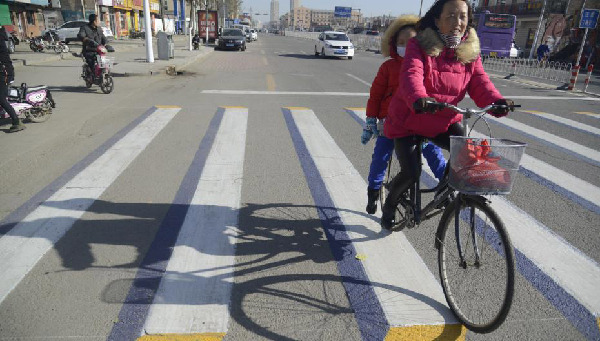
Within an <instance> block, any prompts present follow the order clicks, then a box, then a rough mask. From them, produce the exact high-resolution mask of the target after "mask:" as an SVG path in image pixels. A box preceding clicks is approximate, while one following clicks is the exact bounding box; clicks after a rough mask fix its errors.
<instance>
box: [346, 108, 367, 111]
mask: <svg viewBox="0 0 600 341" xmlns="http://www.w3.org/2000/svg"><path fill="white" fill-rule="evenodd" d="M344 110H353V111H358V110H367V108H344Z"/></svg>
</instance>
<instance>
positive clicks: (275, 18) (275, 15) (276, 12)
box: [270, 0, 279, 25]
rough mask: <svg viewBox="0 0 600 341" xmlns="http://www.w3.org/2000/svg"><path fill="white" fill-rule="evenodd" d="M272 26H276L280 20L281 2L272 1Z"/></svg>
mask: <svg viewBox="0 0 600 341" xmlns="http://www.w3.org/2000/svg"><path fill="white" fill-rule="evenodd" d="M270 19H271V25H275V24H276V23H277V21H278V20H279V1H278V0H271V16H270Z"/></svg>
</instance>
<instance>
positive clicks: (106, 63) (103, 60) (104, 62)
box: [97, 56, 115, 69]
mask: <svg viewBox="0 0 600 341" xmlns="http://www.w3.org/2000/svg"><path fill="white" fill-rule="evenodd" d="M97 60H98V65H99V66H100V67H101V68H109V69H110V68H112V66H113V64H114V62H115V57H106V56H102V57H101V56H98V59H97Z"/></svg>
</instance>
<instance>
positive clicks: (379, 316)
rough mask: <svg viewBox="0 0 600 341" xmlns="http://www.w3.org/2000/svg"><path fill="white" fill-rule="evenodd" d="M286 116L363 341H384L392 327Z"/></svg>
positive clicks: (286, 113) (287, 112) (286, 112)
mask: <svg viewBox="0 0 600 341" xmlns="http://www.w3.org/2000/svg"><path fill="white" fill-rule="evenodd" d="M283 114H284V118H285V122H286V124H287V126H288V130H289V131H290V135H291V138H292V141H293V142H294V147H295V148H296V153H297V154H298V158H299V159H300V163H301V165H302V170H303V171H304V176H305V177H306V180H307V182H308V187H309V188H310V192H311V194H312V197H313V199H314V200H315V204H316V205H317V207H318V208H319V209H318V213H319V219H320V220H321V224H322V225H323V229H324V230H325V234H326V235H327V239H328V241H329V247H330V248H331V252H332V254H333V257H334V259H335V260H336V262H337V267H338V271H339V272H340V275H341V276H342V282H343V285H344V288H345V290H346V294H347V295H348V299H349V301H350V305H351V306H352V309H353V310H354V315H355V317H356V321H357V323H358V327H359V330H360V332H361V335H362V337H363V340H383V339H385V336H386V335H387V331H388V330H389V323H388V321H387V319H386V317H385V314H384V312H383V308H382V307H381V304H380V302H379V300H378V299H377V295H376V294H375V291H374V290H373V287H372V285H370V284H369V285H365V284H363V283H370V282H369V278H368V276H367V274H366V272H365V269H364V268H363V266H362V264H361V263H360V262H358V261H356V258H355V256H356V250H355V249H354V246H353V245H352V240H351V239H350V237H349V236H348V234H347V233H346V227H345V226H344V224H343V222H342V220H341V218H340V216H339V214H338V211H337V209H335V208H334V207H335V206H334V204H333V200H332V199H331V196H330V195H329V193H328V192H327V187H326V186H325V183H324V182H323V179H322V177H321V175H320V174H319V170H318V169H317V166H316V165H315V163H314V161H313V159H312V157H311V155H310V152H309V151H308V149H307V147H306V144H305V143H304V140H303V139H302V136H301V135H300V131H299V130H298V126H297V125H296V123H295V122H294V119H293V117H292V113H291V111H290V110H288V109H284V110H283ZM348 279H351V280H348Z"/></svg>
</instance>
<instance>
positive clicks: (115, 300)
mask: <svg viewBox="0 0 600 341" xmlns="http://www.w3.org/2000/svg"><path fill="white" fill-rule="evenodd" d="M313 49H314V47H313V43H312V42H311V41H305V40H299V39H295V38H288V37H279V36H261V37H260V38H259V40H258V41H257V42H253V43H251V44H249V45H248V50H247V51H246V52H233V51H231V52H229V51H215V52H213V53H212V54H211V55H210V56H208V57H207V58H206V59H204V60H203V61H201V62H198V63H195V64H193V65H191V66H190V67H188V69H187V70H186V72H184V73H183V74H182V75H180V76H177V77H167V76H152V77H143V76H130V77H118V78H115V92H114V93H112V94H110V95H104V94H102V93H101V92H100V90H99V89H98V88H97V87H94V88H92V89H91V90H87V89H85V88H84V86H83V83H82V81H81V79H79V78H78V77H79V72H80V70H81V69H80V68H81V61H79V60H63V61H57V62H55V63H48V64H47V65H43V66H32V67H26V68H23V69H22V70H21V71H19V74H18V75H17V81H18V82H21V81H26V82H27V83H28V84H33V83H40V84H47V85H49V86H51V87H52V89H53V95H54V97H55V100H56V102H57V108H56V109H55V112H54V114H53V116H52V117H51V118H50V119H49V120H48V121H47V122H44V123H41V124H34V123H30V124H28V125H27V128H28V129H26V130H25V131H24V132H21V133H18V134H0V145H1V146H2V149H1V150H0V173H1V174H2V178H1V179H0V219H1V220H0V224H1V225H0V235H1V238H0V259H2V263H3V265H2V267H0V340H40V339H41V340H49V339H53V340H54V339H57V340H61V339H65V340H66V339H69V340H92V339H107V338H109V339H112V340H130V339H135V338H137V337H139V336H141V335H145V334H150V335H155V334H169V333H173V334H188V335H190V334H191V335H200V334H202V335H203V336H204V337H207V336H213V337H217V338H219V337H223V336H224V339H225V340H259V339H265V340H267V339H268V340H359V339H368V340H377V339H383V338H384V337H385V336H386V335H388V339H413V340H429V339H436V338H437V339H462V338H466V339H467V340H480V339H481V340H484V339H485V340H509V339H514V340H517V339H519V340H522V339H527V340H549V339H555V340H582V339H589V340H598V339H600V330H599V323H600V322H598V316H600V315H599V314H600V302H599V301H598V296H600V295H598V294H597V293H598V289H597V288H598V287H599V285H600V282H599V281H600V275H599V274H600V266H598V262H599V260H600V251H599V250H600V237H599V235H598V233H597V229H598V215H599V213H600V206H599V204H598V202H600V200H599V199H598V198H600V190H599V189H598V187H599V186H600V172H599V171H598V166H599V165H600V156H599V155H598V150H599V149H600V137H599V134H600V120H599V118H600V110H599V109H598V108H599V107H600V106H599V105H598V104H599V101H598V99H597V98H592V97H581V96H576V95H573V94H569V93H566V92H561V91H556V90H548V89H545V88H542V87H536V86H532V85H524V84H520V83H517V82H513V81H509V80H504V79H493V81H494V83H495V84H496V86H497V87H498V89H499V90H500V92H501V93H502V94H503V95H505V96H506V97H508V98H513V99H514V100H515V102H517V103H519V104H521V105H522V108H521V109H522V110H520V111H519V112H515V113H513V114H511V115H510V116H509V119H503V120H492V123H491V128H492V129H493V134H494V136H497V137H503V138H508V139H514V140H518V141H523V142H527V143H528V147H527V151H526V154H527V155H528V156H527V157H525V158H524V160H523V162H522V168H521V171H520V172H519V173H518V176H517V179H516V185H515V186H514V188H513V191H512V193H511V194H510V195H508V196H506V197H504V198H500V197H494V198H492V202H493V204H494V205H495V206H494V208H495V209H496V210H497V211H498V212H499V213H500V216H501V218H502V219H503V220H504V222H505V224H506V225H507V228H508V230H509V234H510V237H511V239H512V241H513V244H514V246H515V248H516V250H517V254H516V255H517V270H518V272H517V276H516V289H515V297H514V302H513V305H512V309H511V311H510V313H509V315H508V318H507V320H506V322H505V323H504V324H503V325H502V326H501V327H500V328H499V329H498V330H496V331H495V332H493V333H491V334H485V335H481V334H476V333H473V332H470V331H465V330H464V329H462V330H461V329H460V327H458V328H456V325H455V323H456V320H455V319H454V317H453V315H452V314H451V313H450V312H449V310H448V308H447V306H446V302H445V300H444V298H443V294H441V286H440V285H439V284H438V283H439V281H438V278H439V276H438V270H437V251H436V250H435V248H434V246H433V245H434V243H433V241H434V231H435V228H436V227H437V224H438V221H439V219H438V218H434V219H432V220H431V221H426V222H424V223H423V224H421V226H419V227H418V228H415V229H410V230H407V231H404V232H401V233H400V232H399V233H394V234H392V235H390V234H387V233H383V232H381V231H380V229H379V228H378V218H376V217H368V216H367V215H366V214H365V213H364V211H363V210H364V205H363V204H364V202H365V201H366V179H367V175H368V169H369V164H370V159H371V154H372V149H373V143H372V142H371V143H369V144H368V145H367V146H363V145H362V144H361V143H360V134H361V126H360V124H359V122H357V120H358V121H360V119H357V117H360V115H361V112H363V111H362V110H361V109H360V108H364V107H365V106H366V101H367V98H368V91H369V83H370V82H372V80H373V78H374V76H375V74H376V72H377V69H378V67H379V65H380V64H381V63H382V61H383V58H382V57H381V56H379V55H376V54H373V53H371V52H364V51H359V52H357V55H356V56H355V58H354V59H353V60H345V59H332V58H328V59H323V58H320V57H315V56H314V55H313ZM461 104H462V105H464V106H471V105H473V104H472V102H471V101H470V100H469V99H466V100H465V101H463V103H461ZM363 114H364V112H363ZM0 123H1V124H4V125H2V126H0V130H2V131H6V130H8V127H9V125H8V123H9V122H8V121H7V120H4V121H2V122H0ZM476 130H477V131H478V132H481V133H485V132H486V131H485V128H483V127H482V126H477V127H476ZM424 180H425V182H426V183H427V182H428V181H429V182H430V180H427V179H424ZM398 283H400V284H398ZM480 299H481V300H482V301H485V300H486V299H487V298H486V297H482V298H480ZM211 333H212V334H211ZM407 333H408V334H407ZM407 335H410V336H407Z"/></svg>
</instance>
